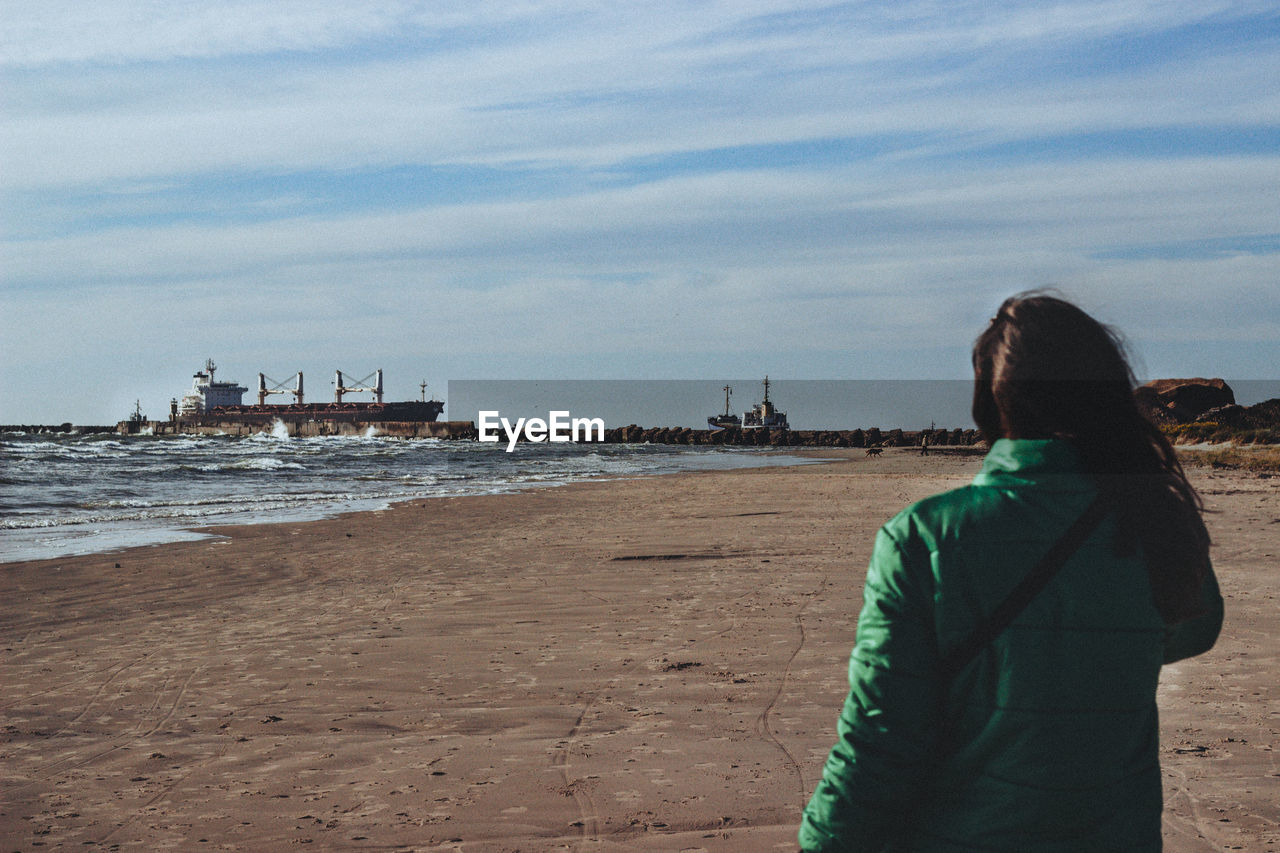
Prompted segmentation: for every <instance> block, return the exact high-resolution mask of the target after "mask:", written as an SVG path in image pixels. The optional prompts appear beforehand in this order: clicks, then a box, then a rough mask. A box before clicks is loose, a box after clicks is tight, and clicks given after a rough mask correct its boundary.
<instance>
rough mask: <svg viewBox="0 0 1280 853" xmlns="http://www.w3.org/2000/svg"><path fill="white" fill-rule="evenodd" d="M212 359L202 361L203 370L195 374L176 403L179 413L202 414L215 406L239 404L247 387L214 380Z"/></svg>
mask: <svg viewBox="0 0 1280 853" xmlns="http://www.w3.org/2000/svg"><path fill="white" fill-rule="evenodd" d="M217 369H218V368H217V365H215V364H214V363H213V359H208V360H206V361H205V363H204V370H203V371H201V372H199V373H197V374H195V376H194V377H193V381H192V383H191V390H190V391H188V392H187V393H186V394H185V395H184V396H183V398H182V401H181V402H180V403H178V414H179V415H202V414H204V413H205V412H207V411H209V410H211V409H213V408H215V407H217V406H239V405H241V403H242V402H243V397H244V394H245V392H246V391H248V390H249V389H248V388H245V387H244V386H243V385H240V384H238V383H235V382H214V381H213V372H214V371H215V370H217Z"/></svg>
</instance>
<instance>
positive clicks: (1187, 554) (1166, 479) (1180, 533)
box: [973, 292, 1209, 624]
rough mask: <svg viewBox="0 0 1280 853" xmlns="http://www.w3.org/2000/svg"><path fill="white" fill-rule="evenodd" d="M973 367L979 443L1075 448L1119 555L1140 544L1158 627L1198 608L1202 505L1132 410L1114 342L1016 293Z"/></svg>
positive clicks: (1123, 363)
mask: <svg viewBox="0 0 1280 853" xmlns="http://www.w3.org/2000/svg"><path fill="white" fill-rule="evenodd" d="M973 372H974V388H973V418H974V421H975V422H976V423H977V425H978V428H979V429H980V430H981V431H982V434H983V437H984V438H986V439H987V441H988V442H992V441H994V440H995V439H997V438H1062V439H1066V440H1067V441H1070V442H1071V443H1072V444H1073V445H1074V446H1075V447H1076V449H1077V451H1078V452H1079V454H1080V459H1081V462H1082V463H1083V465H1084V469H1085V471H1086V472H1087V473H1089V474H1090V475H1092V476H1093V478H1094V479H1095V480H1096V481H1097V484H1098V488H1099V489H1100V490H1103V491H1108V492H1111V493H1112V495H1113V497H1114V500H1113V505H1114V506H1115V507H1116V512H1117V516H1118V524H1117V536H1116V543H1115V544H1116V550H1117V553H1119V554H1120V555H1122V556H1123V555H1129V554H1132V553H1134V551H1135V550H1136V549H1138V548H1141V550H1142V553H1143V555H1144V557H1145V559H1146V563H1147V571H1148V574H1149V576H1150V578H1151V591H1152V596H1153V599H1154V601H1155V605H1156V608H1157V609H1158V610H1159V611H1160V615H1161V616H1162V617H1163V618H1164V620H1165V622H1167V623H1170V624H1172V623H1175V622H1179V621H1182V620H1184V619H1188V618H1190V617H1192V616H1194V615H1196V614H1197V613H1199V612H1200V598H1199V590H1200V584H1201V581H1202V579H1203V578H1204V575H1205V572H1206V570H1207V567H1208V564H1209V563H1208V561H1209V534H1208V531H1206V530H1205V526H1204V521H1203V519H1202V518H1201V513H1202V511H1203V504H1202V503H1201V501H1200V496H1199V495H1197V494H1196V492H1195V489H1193V488H1192V487H1191V484H1190V483H1189V482H1188V481H1187V477H1186V474H1185V473H1184V472H1183V470H1182V465H1181V464H1180V463H1179V462H1178V457H1177V455H1176V454H1175V453H1174V450H1173V446H1172V445H1171V444H1170V443H1169V440H1168V439H1167V438H1165V436H1164V434H1163V433H1162V432H1160V430H1159V429H1157V428H1156V427H1155V426H1154V425H1153V424H1152V423H1151V422H1149V421H1148V420H1147V419H1146V418H1144V417H1143V416H1142V414H1141V412H1140V411H1139V410H1138V406H1137V402H1136V401H1135V399H1134V395H1133V388H1134V384H1135V382H1134V378H1133V371H1132V370H1131V369H1130V367H1129V362H1128V360H1127V359H1126V358H1125V355H1124V347H1123V345H1122V343H1121V342H1120V339H1119V337H1118V336H1117V335H1116V334H1115V333H1114V332H1113V331H1112V330H1111V329H1109V328H1108V327H1106V326H1104V325H1103V324H1102V323H1099V322H1098V321H1097V320H1095V319H1093V317H1090V316H1089V315H1088V314H1086V313H1085V312H1084V311H1082V310H1081V309H1080V308H1078V307H1076V306H1075V305H1073V304H1071V303H1070V302H1067V301H1066V300H1064V299H1060V298H1058V297H1055V296H1050V295H1048V294H1045V293H1038V292H1033V293H1026V294H1018V295H1016V296H1012V297H1010V298H1009V299H1006V300H1005V301H1004V304H1002V305H1001V306H1000V310H999V311H998V312H997V313H996V316H995V317H993V318H992V319H991V322H990V324H989V325H988V326H987V328H986V329H985V330H984V331H983V332H982V334H981V335H979V336H978V340H977V341H976V342H975V343H974V347H973Z"/></svg>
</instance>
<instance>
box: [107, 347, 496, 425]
mask: <svg viewBox="0 0 1280 853" xmlns="http://www.w3.org/2000/svg"><path fill="white" fill-rule="evenodd" d="M216 371H217V365H215V364H214V363H213V360H212V359H208V360H206V361H205V364H204V369H203V370H199V371H197V372H196V373H195V374H194V376H193V377H192V383H191V390H189V391H188V392H187V393H186V394H184V395H183V397H182V398H181V400H178V399H173V400H171V401H170V402H169V420H167V421H148V420H143V419H141V418H139V417H131V418H129V419H128V420H124V421H121V422H120V423H119V424H118V425H117V430H118V431H119V432H121V433H125V434H138V433H149V434H152V435H191V434H197V435H201V434H203V435H246V434H252V433H259V432H274V433H281V434H286V435H289V436H319V435H390V436H400V437H404V438H462V437H467V436H468V435H469V434H471V433H474V431H475V427H474V425H473V424H472V423H471V422H470V421H440V420H438V418H439V417H440V415H441V413H443V412H444V403H443V402H441V401H440V400H428V399H427V395H426V389H427V385H426V383H425V382H423V383H422V384H421V388H422V399H421V400H409V401H405V402H383V399H382V393H383V391H382V371H381V370H377V371H374V373H372V374H370V375H369V376H367V377H365V378H364V379H361V380H359V381H358V382H355V383H354V384H348V382H347V380H346V379H345V377H344V376H343V373H342V371H340V370H339V371H336V381H335V383H334V386H335V391H334V401H333V402H332V403H307V402H305V401H304V395H303V377H302V373H301V372H299V373H298V374H297V375H296V378H295V380H294V384H293V386H292V387H282V384H276V385H275V386H274V387H268V383H267V377H266V375H265V374H262V373H259V374H258V402H257V403H256V404H249V405H246V404H245V403H244V402H243V401H244V395H245V394H246V393H248V391H249V389H248V388H246V387H245V386H243V385H240V384H239V383H237V382H219V381H217V380H216V379H215V378H214V374H215V372H216ZM369 380H373V384H372V385H369V384H367V383H368V382H369ZM362 392H365V393H371V394H373V396H374V399H373V401H371V402H354V401H349V400H345V399H343V398H344V397H345V396H346V395H348V394H355V393H362ZM273 394H285V395H288V396H291V397H293V401H292V402H286V403H280V404H270V403H268V402H267V397H269V396H271V395H273Z"/></svg>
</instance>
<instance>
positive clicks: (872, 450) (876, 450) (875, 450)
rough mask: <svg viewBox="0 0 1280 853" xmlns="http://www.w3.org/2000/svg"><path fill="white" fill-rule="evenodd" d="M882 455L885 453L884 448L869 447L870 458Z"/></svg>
mask: <svg viewBox="0 0 1280 853" xmlns="http://www.w3.org/2000/svg"><path fill="white" fill-rule="evenodd" d="M881 453H884V448H883V447H868V448H867V455H868V456H879V455H880V454H881Z"/></svg>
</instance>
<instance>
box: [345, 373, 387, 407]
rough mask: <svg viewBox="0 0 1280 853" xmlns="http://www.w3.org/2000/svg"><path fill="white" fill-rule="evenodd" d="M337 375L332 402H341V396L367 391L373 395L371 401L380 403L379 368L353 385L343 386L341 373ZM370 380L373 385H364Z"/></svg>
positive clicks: (380, 384) (380, 378)
mask: <svg viewBox="0 0 1280 853" xmlns="http://www.w3.org/2000/svg"><path fill="white" fill-rule="evenodd" d="M337 373H338V378H337V381H336V383H335V388H334V392H333V401H334V402H335V403H341V402H342V395H343V394H356V393H359V392H361V391H368V392H369V393H371V394H373V399H374V401H375V402H378V403H381V402H382V369H381V368H379V369H378V370H375V371H374V372H373V373H370V374H369V375H368V376H366V377H365V378H364V379H361V380H360V381H358V382H356V384H355V385H343V384H342V371H341V370H339V371H338V372H337ZM370 379H372V380H373V385H366V384H365V383H366V382H368V381H369V380H370Z"/></svg>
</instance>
